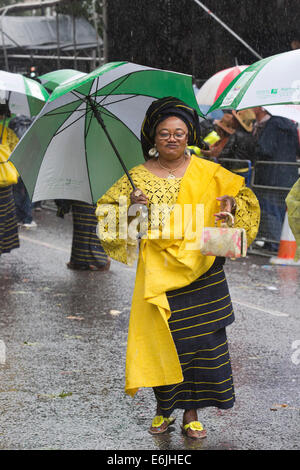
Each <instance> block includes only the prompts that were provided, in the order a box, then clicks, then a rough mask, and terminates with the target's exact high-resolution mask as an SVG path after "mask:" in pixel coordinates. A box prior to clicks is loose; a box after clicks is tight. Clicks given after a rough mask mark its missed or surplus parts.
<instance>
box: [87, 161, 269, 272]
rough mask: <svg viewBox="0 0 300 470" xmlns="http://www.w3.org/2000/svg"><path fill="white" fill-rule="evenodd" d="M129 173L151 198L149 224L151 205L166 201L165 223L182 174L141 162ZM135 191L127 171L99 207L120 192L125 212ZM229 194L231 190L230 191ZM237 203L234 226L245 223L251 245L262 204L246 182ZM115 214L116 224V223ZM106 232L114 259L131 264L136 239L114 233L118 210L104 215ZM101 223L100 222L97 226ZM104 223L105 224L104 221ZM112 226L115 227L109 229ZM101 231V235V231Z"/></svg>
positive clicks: (114, 199) (106, 246) (104, 242)
mask: <svg viewBox="0 0 300 470" xmlns="http://www.w3.org/2000/svg"><path fill="white" fill-rule="evenodd" d="M130 175H131V177H132V179H133V181H134V183H135V185H136V187H137V188H139V189H141V190H142V191H143V192H144V194H146V195H147V197H148V200H149V204H148V206H149V214H148V223H149V226H148V228H149V229H150V223H152V225H151V228H152V229H153V224H154V225H155V221H153V217H151V206H153V205H158V206H159V205H160V206H162V205H163V210H162V211H160V212H159V217H160V219H159V224H160V226H163V224H164V221H165V220H166V218H167V217H168V215H169V213H170V212H171V211H172V208H173V206H174V204H175V203H176V200H177V196H178V194H179V190H180V183H181V180H182V178H175V179H168V178H161V177H159V176H156V175H154V174H153V173H152V172H150V171H149V170H148V169H147V168H146V167H145V166H144V165H138V166H137V167H135V168H133V169H132V170H131V171H130ZM131 192H132V186H131V184H130V182H129V180H128V178H127V176H126V175H124V176H123V177H122V178H120V180H119V181H117V182H116V183H115V184H114V185H113V186H112V187H111V188H110V189H109V190H108V192H107V193H106V194H105V195H104V196H102V198H100V199H99V201H98V208H99V207H102V208H103V205H115V206H117V205H118V203H119V198H120V195H122V196H125V197H126V208H125V210H126V212H127V210H128V207H129V205H130V193H131ZM229 195H230V194H229ZM235 200H236V203H237V210H236V214H235V227H243V228H245V230H246V233H247V243H248V246H249V245H250V244H251V243H252V242H253V240H254V239H255V236H256V233H257V230H258V225H259V220H260V208H259V204H258V201H257V198H256V196H255V194H254V193H253V192H252V191H251V189H249V188H248V187H246V186H243V187H242V188H241V189H240V191H239V193H238V194H237V196H236V197H235ZM96 214H97V215H98V218H99V221H100V220H101V216H100V210H98V211H97V212H96ZM112 218H115V220H116V225H115V223H113V221H112ZM105 222H106V224H105V232H103V231H102V236H101V237H100V238H101V244H102V246H103V248H104V250H105V252H106V253H107V254H108V255H109V256H110V257H111V258H113V259H115V260H117V261H120V262H122V263H125V264H129V265H130V264H132V262H133V261H134V259H135V258H136V251H137V244H138V242H137V240H135V239H132V238H129V239H120V238H119V237H116V236H115V234H116V233H118V226H119V212H118V210H116V211H115V212H110V213H108V214H107V216H106V218H105ZM98 227H99V226H98ZM102 227H104V226H103V225H102ZM110 227H112V230H110ZM98 235H100V233H99V231H98Z"/></svg>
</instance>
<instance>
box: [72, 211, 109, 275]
mask: <svg viewBox="0 0 300 470" xmlns="http://www.w3.org/2000/svg"><path fill="white" fill-rule="evenodd" d="M95 210H96V208H95V206H93V205H91V204H87V203H85V202H72V215H73V240H72V250H71V259H70V261H71V263H73V264H75V265H79V266H81V267H82V268H84V267H88V266H89V265H93V266H96V267H98V268H99V267H102V266H105V265H106V264H107V262H108V256H107V255H106V253H105V251H104V249H103V248H102V246H101V243H100V240H99V238H98V236H97V234H96V228H97V222H98V221H97V218H96V215H95Z"/></svg>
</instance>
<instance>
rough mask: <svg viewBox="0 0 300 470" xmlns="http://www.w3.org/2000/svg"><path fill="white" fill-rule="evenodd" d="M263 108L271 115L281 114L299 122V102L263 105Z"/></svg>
mask: <svg viewBox="0 0 300 470" xmlns="http://www.w3.org/2000/svg"><path fill="white" fill-rule="evenodd" d="M264 109H265V110H266V111H268V113H269V114H272V115H273V116H281V117H285V118H287V119H291V120H292V121H295V122H297V123H300V105H299V104H279V105H276V104H274V105H272V106H264Z"/></svg>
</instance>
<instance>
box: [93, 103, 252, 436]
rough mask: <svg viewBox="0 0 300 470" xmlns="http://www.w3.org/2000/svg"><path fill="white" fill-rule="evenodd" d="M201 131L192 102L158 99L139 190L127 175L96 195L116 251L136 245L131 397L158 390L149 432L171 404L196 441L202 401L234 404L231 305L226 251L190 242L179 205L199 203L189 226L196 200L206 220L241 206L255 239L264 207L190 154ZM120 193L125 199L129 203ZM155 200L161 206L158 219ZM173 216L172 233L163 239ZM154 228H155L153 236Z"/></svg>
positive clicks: (121, 253)
mask: <svg viewBox="0 0 300 470" xmlns="http://www.w3.org/2000/svg"><path fill="white" fill-rule="evenodd" d="M199 139H200V131H199V119H198V116H197V113H196V111H195V110H194V109H193V108H191V107H190V106H188V105H186V104H185V103H184V102H182V101H180V100H178V99H177V98H173V97H167V98H161V99H158V100H155V101H154V102H153V103H152V104H151V105H150V107H149V108H148V110H147V112H146V116H145V119H144V122H143V125H142V129H141V145H142V149H143V154H144V158H145V160H146V161H145V163H144V164H140V165H138V166H136V167H134V168H133V169H132V170H130V176H131V178H132V180H133V182H134V184H135V187H136V189H135V190H132V185H131V184H130V181H129V179H128V177H127V175H124V176H123V177H122V178H121V179H120V180H118V181H117V182H116V183H115V184H114V185H113V186H112V187H111V188H110V189H109V190H108V191H107V192H106V194H105V195H104V196H102V197H101V198H100V199H99V201H98V204H97V211H96V215H97V217H98V221H99V223H98V235H99V237H100V239H101V243H102V246H103V248H104V250H105V251H106V253H107V254H108V255H109V256H110V257H111V258H114V259H116V260H117V261H121V262H123V263H126V264H130V263H132V262H133V260H134V257H135V253H136V249H137V248H138V245H139V257H138V265H137V274H136V281H135V288H134V292H133V298H132V308H131V314H130V322H129V331H128V344H127V358H126V374H125V375H126V384H125V391H126V393H128V394H129V395H131V396H134V395H135V393H136V392H137V390H138V389H139V388H141V387H152V388H153V390H154V395H155V399H156V415H155V417H154V419H153V421H152V424H151V426H150V428H149V432H150V433H151V434H153V435H157V434H161V433H164V432H166V430H167V429H168V427H169V425H170V424H171V423H172V422H174V419H173V418H172V417H171V414H172V412H173V410H175V409H182V410H183V423H182V432H183V433H184V434H185V435H186V436H187V437H190V438H195V439H201V438H204V437H205V436H206V430H205V429H204V427H203V425H202V424H201V422H199V421H198V415H197V409H199V408H204V407H208V406H215V407H217V408H221V409H228V408H231V407H232V406H233V404H234V401H235V397H234V389H233V381H232V370H231V365H230V357H229V352H228V345H227V338H226V330H225V328H226V326H227V325H229V324H230V323H232V322H233V320H234V312H233V309H232V305H231V300H230V295H229V291H228V286H227V282H226V279H225V275H224V271H223V264H224V259H223V258H216V257H214V256H203V255H202V254H201V253H200V251H199V249H198V248H197V245H193V246H190V243H189V241H190V240H192V241H193V237H191V238H190V237H188V236H187V232H188V230H186V231H184V233H183V234H182V237H180V236H178V233H177V232H176V223H175V205H176V209H178V208H179V209H182V210H185V208H186V206H189V207H192V211H191V213H190V216H189V217H187V219H186V221H187V224H185V228H186V229H187V228H188V227H191V225H190V224H191V223H192V219H194V217H195V212H196V206H197V205H198V204H202V207H203V211H204V214H203V216H204V225H205V226H209V225H210V226H212V225H214V221H215V218H217V219H221V218H223V217H224V214H222V212H223V211H224V210H226V211H229V212H231V213H234V214H235V225H236V226H239V227H242V226H243V227H244V228H245V229H246V231H247V238H248V245H249V244H250V243H251V242H252V241H253V240H254V238H255V236H256V233H257V230H258V225H259V214H260V209H259V204H258V201H257V199H256V197H255V195H254V194H253V192H252V191H251V190H250V189H249V188H247V187H246V186H245V185H244V179H243V178H242V177H240V176H238V175H235V174H233V173H231V172H229V171H228V170H226V169H224V168H223V167H221V166H220V165H218V164H215V163H213V162H210V161H207V160H205V159H200V158H197V157H195V156H190V155H189V153H188V152H186V147H187V146H189V145H196V146H198V145H199ZM120 197H122V198H124V199H125V204H124V206H125V210H124V207H121V205H120ZM136 205H137V206H136ZM157 206H159V207H160V206H163V207H164V210H163V211H162V212H161V214H160V217H158V218H157V217H156V218H155V217H154V212H155V209H156V208H157ZM136 208H138V213H139V214H140V215H139V220H140V228H141V227H142V226H143V230H140V231H139V233H140V234H139V237H140V240H138V239H137V237H135V236H134V231H130V230H131V229H132V226H131V224H132V222H135V221H136V220H135V219H134V218H132V215H133V213H134V211H133V209H136ZM142 208H144V210H142ZM118 209H119V210H118ZM145 209H146V211H148V213H147V212H146V211H145ZM173 209H174V210H173ZM127 210H128V211H129V212H128V214H129V221H130V223H129V225H128V234H129V236H127V237H126V236H124V226H122V230H120V227H121V218H122V220H123V221H124V214H125V217H126V213H127ZM143 214H144V220H146V224H147V225H146V227H145V224H143V222H142V217H141V216H142V215H143ZM147 215H149V216H150V217H149V218H148V217H147ZM147 219H148V220H147ZM151 219H152V220H151ZM153 219H154V220H153ZM168 220H169V222H170V227H171V228H170V236H169V237H168V238H167V237H164V238H163V237H162V236H161V235H162V231H163V230H164V228H165V227H166V226H167V221H168ZM133 226H134V225H133ZM153 227H154V229H155V230H154V232H155V233H156V236H153V233H152V234H151V230H150V228H152V229H153ZM115 229H116V230H115ZM136 233H137V230H136ZM142 233H144V235H142ZM194 238H197V233H196V235H194Z"/></svg>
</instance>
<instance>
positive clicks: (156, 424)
mask: <svg viewBox="0 0 300 470" xmlns="http://www.w3.org/2000/svg"><path fill="white" fill-rule="evenodd" d="M175 419H176V418H172V417H170V418H164V417H163V416H159V415H157V416H155V417H154V418H153V421H152V424H151V427H150V429H149V432H150V434H153V435H155V434H163V433H164V432H166V431H167V429H168V427H169V426H170V425H171V424H172V423H174V421H175ZM164 423H166V424H167V426H166V427H165V428H164V429H162V430H159V428H161V427H162V425H163V424H164ZM151 428H154V429H157V431H153V430H152V429H151Z"/></svg>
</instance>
